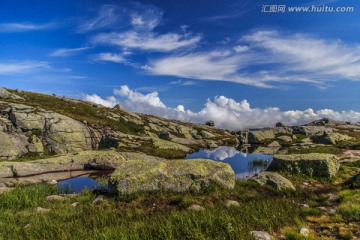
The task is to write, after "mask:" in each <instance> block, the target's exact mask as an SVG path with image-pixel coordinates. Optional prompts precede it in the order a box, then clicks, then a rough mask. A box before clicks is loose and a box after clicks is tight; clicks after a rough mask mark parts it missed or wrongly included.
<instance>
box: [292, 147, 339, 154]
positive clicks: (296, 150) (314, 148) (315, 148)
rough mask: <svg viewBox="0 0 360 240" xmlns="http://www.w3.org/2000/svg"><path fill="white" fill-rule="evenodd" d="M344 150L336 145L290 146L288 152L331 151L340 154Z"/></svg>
mask: <svg viewBox="0 0 360 240" xmlns="http://www.w3.org/2000/svg"><path fill="white" fill-rule="evenodd" d="M343 151H344V150H343V149H340V148H337V147H334V146H320V147H313V148H300V149H294V148H289V150H288V153H289V154H303V153H330V154H335V155H339V154H341V153H343Z"/></svg>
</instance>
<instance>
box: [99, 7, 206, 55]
mask: <svg viewBox="0 0 360 240" xmlns="http://www.w3.org/2000/svg"><path fill="white" fill-rule="evenodd" d="M135 5H136V7H135V8H134V9H133V10H131V11H130V14H129V15H130V16H129V17H130V25H131V27H130V29H128V30H127V31H122V32H110V33H109V32H107V33H101V34H98V35H97V36H95V37H94V38H93V42H94V43H100V44H107V45H114V46H119V47H121V48H124V49H136V50H143V51H157V52H169V51H173V50H176V49H180V48H184V47H193V46H196V44H197V43H198V42H199V41H200V40H201V35H193V34H191V33H189V32H187V31H186V29H185V30H184V28H182V32H181V33H177V32H168V33H164V34H160V33H157V32H155V31H154V29H155V28H156V27H157V26H158V25H159V24H160V22H161V19H162V14H163V12H162V11H161V10H160V9H158V8H156V7H153V6H147V5H140V4H135Z"/></svg>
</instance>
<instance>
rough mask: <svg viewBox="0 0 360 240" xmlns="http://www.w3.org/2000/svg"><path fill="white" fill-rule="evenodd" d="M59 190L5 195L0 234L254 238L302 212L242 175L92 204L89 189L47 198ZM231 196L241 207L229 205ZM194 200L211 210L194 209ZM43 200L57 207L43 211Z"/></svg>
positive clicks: (37, 187) (36, 188)
mask: <svg viewBox="0 0 360 240" xmlns="http://www.w3.org/2000/svg"><path fill="white" fill-rule="evenodd" d="M56 191H57V190H56V188H55V187H53V186H45V185H35V186H30V187H17V188H16V189H15V190H14V191H12V192H9V193H5V194H3V195H1V196H0V239H252V238H251V236H250V231H253V230H264V231H269V232H273V231H277V230H279V229H280V228H282V227H284V226H285V225H288V224H291V223H292V222H293V220H294V218H295V217H296V215H298V213H299V211H298V207H296V205H295V204H294V203H293V199H292V198H291V197H287V198H284V197H283V195H282V194H274V193H273V192H270V191H268V190H267V189H265V188H259V187H257V186H256V185H254V184H249V183H247V182H245V181H237V185H236V188H235V190H233V191H230V190H221V189H217V188H214V189H213V190H212V191H211V192H201V193H190V192H188V193H181V194H180V193H164V192H154V193H147V194H146V193H144V194H140V195H133V196H119V197H116V196H115V197H109V198H106V200H105V202H103V203H102V204H100V205H93V204H92V201H93V200H94V199H95V197H96V196H95V195H93V194H92V193H91V192H89V191H85V192H83V193H82V194H80V195H78V196H76V197H75V198H70V199H68V200H65V201H64V202H47V201H46V200H45V197H46V196H48V195H51V194H55V193H56ZM264 195H268V196H272V197H271V198H266V197H265V198H264V197H263V196H264ZM227 199H233V200H237V201H239V202H240V204H241V207H230V208H227V207H225V201H226V200H227ZM72 202H80V204H79V205H78V206H76V207H72V206H71V203H72ZM191 204H200V205H201V206H203V207H205V208H206V210H205V211H200V212H196V211H192V210H188V209H187V207H188V206H190V205H191ZM39 206H40V207H43V208H48V209H52V210H51V212H49V213H37V212H36V211H35V209H36V207H39Z"/></svg>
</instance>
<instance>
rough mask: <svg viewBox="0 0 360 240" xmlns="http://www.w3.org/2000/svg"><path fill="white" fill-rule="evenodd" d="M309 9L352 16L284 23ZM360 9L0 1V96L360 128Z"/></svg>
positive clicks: (237, 120) (248, 121)
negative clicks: (15, 93) (33, 94)
mask: <svg viewBox="0 0 360 240" xmlns="http://www.w3.org/2000/svg"><path fill="white" fill-rule="evenodd" d="M264 5H285V6H286V11H285V12H284V13H264V12H261V10H262V7H263V6H264ZM312 5H316V6H333V7H338V6H341V7H354V11H353V12H341V13H340V12H332V13H329V12H326V13H325V12H321V13H320V12H316V13H314V12H312V13H310V12H289V11H287V8H288V7H293V6H302V7H304V6H305V7H307V6H310V7H311V6H312ZM359 9H360V2H359V1H354V0H337V1H332V0H331V1H330V0H329V1H328V0H317V1H314V0H312V1H306V0H301V1H299V0H277V1H274V0H273V1H265V0H261V1H253V0H245V1H230V0H222V1H220V0H216V1H215V0H206V1H205V0H197V1H193V0H183V1H172V0H171V1H169V0H158V1H150V0H147V1H138V2H135V1H119V0H118V1H108V0H103V1H95V0H77V1H70V0H64V1H55V0H46V1H45V0H34V1H31V2H30V1H25V0H24V1H17V0H1V1H0V43H1V45H0V85H1V86H4V87H9V88H20V89H24V90H30V91H37V92H43V93H49V94H50V93H55V94H57V95H66V96H68V97H73V98H78V99H86V100H89V101H93V102H97V103H102V104H104V105H106V106H110V107H111V106H113V105H114V104H116V103H119V102H120V103H121V104H123V105H124V106H125V108H127V109H129V110H132V111H138V112H146V113H151V114H156V115H160V116H164V117H169V118H177V119H180V120H185V121H193V122H203V121H205V120H206V119H209V118H211V119H215V120H216V121H217V123H218V124H217V125H218V126H220V127H226V128H233V129H238V128H243V127H261V126H268V125H271V124H273V123H274V122H275V121H284V122H286V123H289V124H297V123H304V122H306V121H310V120H313V119H316V118H319V117H331V118H335V119H341V120H348V121H360V114H359V112H360V94H359V90H360V81H359V80H360V44H359V43H360V34H358V29H360V21H359V20H360V14H359Z"/></svg>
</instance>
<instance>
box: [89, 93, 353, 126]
mask: <svg viewBox="0 0 360 240" xmlns="http://www.w3.org/2000/svg"><path fill="white" fill-rule="evenodd" d="M114 93H115V94H116V95H118V96H120V97H122V98H124V103H123V105H124V106H125V108H126V109H128V110H131V111H134V112H140V113H146V114H152V115H156V116H160V117H165V118H169V119H177V120H181V121H186V122H194V123H205V122H206V121H208V120H213V121H215V125H216V126H217V127H220V128H227V129H234V130H237V129H243V128H259V127H269V126H274V125H275V124H276V123H277V122H279V121H281V122H283V123H285V124H287V125H298V124H304V123H309V122H311V121H314V120H318V119H321V118H330V119H334V120H341V121H354V122H358V121H360V112H355V111H342V112H338V111H334V110H331V109H322V110H318V111H314V110H313V109H311V108H309V109H306V110H291V111H281V110H280V109H279V108H276V107H270V108H264V109H261V108H252V107H251V106H250V104H249V102H248V101H247V100H243V101H241V102H237V101H235V100H234V99H231V98H227V97H225V96H217V97H215V98H214V99H213V100H208V101H207V102H206V103H205V105H204V107H203V109H201V110H200V111H199V112H192V111H190V110H186V109H185V107H184V106H183V105H179V106H178V107H177V108H169V107H167V106H166V105H165V104H164V103H163V102H162V101H161V99H160V98H159V95H158V93H157V92H152V93H149V94H142V93H139V92H136V91H133V90H131V89H129V87H128V86H122V87H121V88H120V89H115V90H114ZM84 99H85V100H87V101H92V102H96V103H99V104H103V105H105V106H114V105H115V104H116V103H117V100H116V99H115V98H114V97H110V98H107V99H105V100H104V99H102V98H100V97H99V96H97V95H86V96H85V97H84ZM101 102H103V103H101Z"/></svg>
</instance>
